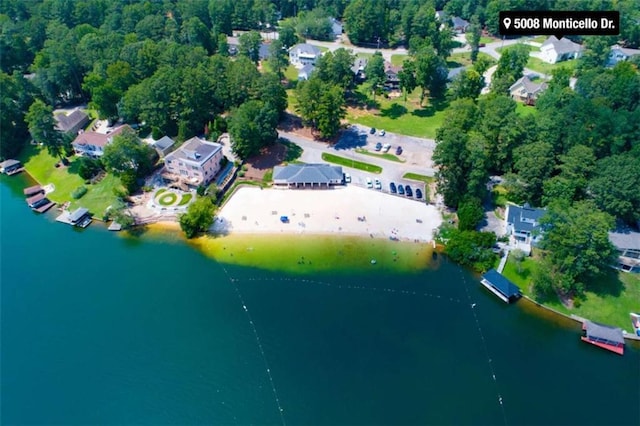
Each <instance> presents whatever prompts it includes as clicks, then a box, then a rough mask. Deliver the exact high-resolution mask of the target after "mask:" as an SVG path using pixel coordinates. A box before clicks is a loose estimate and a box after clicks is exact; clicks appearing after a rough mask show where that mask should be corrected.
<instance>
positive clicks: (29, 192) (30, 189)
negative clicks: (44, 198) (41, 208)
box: [23, 185, 44, 197]
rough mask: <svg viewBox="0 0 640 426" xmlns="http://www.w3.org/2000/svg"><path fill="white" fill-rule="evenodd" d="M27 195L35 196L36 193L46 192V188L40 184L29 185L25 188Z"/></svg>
mask: <svg viewBox="0 0 640 426" xmlns="http://www.w3.org/2000/svg"><path fill="white" fill-rule="evenodd" d="M23 192H24V195H25V197H33V196H34V195H36V194H44V188H43V187H42V186H40V185H34V186H29V187H27V188H25V189H24V191H23Z"/></svg>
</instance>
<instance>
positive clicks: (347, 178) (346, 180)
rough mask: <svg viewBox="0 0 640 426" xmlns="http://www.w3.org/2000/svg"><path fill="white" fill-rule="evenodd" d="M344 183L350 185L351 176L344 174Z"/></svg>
mask: <svg viewBox="0 0 640 426" xmlns="http://www.w3.org/2000/svg"><path fill="white" fill-rule="evenodd" d="M344 181H345V183H351V175H350V174H349V173H345V174H344Z"/></svg>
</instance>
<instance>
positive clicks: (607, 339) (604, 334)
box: [580, 320, 624, 355]
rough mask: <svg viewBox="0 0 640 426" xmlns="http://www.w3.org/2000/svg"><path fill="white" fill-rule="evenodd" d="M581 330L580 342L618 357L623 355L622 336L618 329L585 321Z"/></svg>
mask: <svg viewBox="0 0 640 426" xmlns="http://www.w3.org/2000/svg"><path fill="white" fill-rule="evenodd" d="M582 330H583V336H582V337H581V338H580V339H582V341H584V342H587V343H591V344H592V345H595V346H598V347H601V348H603V349H607V350H609V351H611V352H615V353H617V354H618V355H622V354H624V336H623V335H622V330H621V329H620V328H617V327H611V326H608V325H604V324H598V323H597V322H593V321H589V320H586V321H584V322H583V323H582Z"/></svg>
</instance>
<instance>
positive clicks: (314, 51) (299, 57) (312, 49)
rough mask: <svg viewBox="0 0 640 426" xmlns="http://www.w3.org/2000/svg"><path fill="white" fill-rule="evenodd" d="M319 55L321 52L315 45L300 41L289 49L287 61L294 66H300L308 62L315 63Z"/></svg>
mask: <svg viewBox="0 0 640 426" xmlns="http://www.w3.org/2000/svg"><path fill="white" fill-rule="evenodd" d="M320 55H322V52H321V51H320V49H318V48H317V47H316V46H313V45H311V44H308V43H300V44H296V45H295V46H293V47H291V49H289V62H291V64H292V65H293V66H294V67H296V68H302V67H304V66H305V65H309V64H310V65H315V64H316V59H318V58H319V57H320Z"/></svg>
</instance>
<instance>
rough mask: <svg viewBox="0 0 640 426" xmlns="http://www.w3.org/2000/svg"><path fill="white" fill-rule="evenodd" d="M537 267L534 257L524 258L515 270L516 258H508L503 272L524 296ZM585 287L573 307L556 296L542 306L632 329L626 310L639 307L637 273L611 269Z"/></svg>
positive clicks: (638, 280)
mask: <svg viewBox="0 0 640 426" xmlns="http://www.w3.org/2000/svg"><path fill="white" fill-rule="evenodd" d="M537 267H538V264H537V262H536V260H534V259H532V258H527V259H525V260H524V261H523V262H522V267H521V270H520V272H518V269H517V266H516V263H515V261H513V260H512V259H511V258H509V260H508V261H507V264H506V266H505V268H504V271H503V274H504V276H506V277H507V278H509V279H510V280H511V281H513V282H514V283H515V284H517V285H518V286H519V287H520V289H521V290H522V292H523V293H524V294H525V295H527V296H529V297H532V298H533V294H532V289H533V287H532V277H533V275H534V272H535V270H536V268H537ZM587 288H589V289H591V290H589V291H587V292H586V293H585V299H584V300H583V301H582V302H581V303H580V304H579V306H577V307H574V308H573V309H569V308H567V307H566V306H564V305H563V304H562V303H561V302H560V301H559V300H558V299H557V298H554V299H553V300H549V301H546V302H545V305H546V306H549V307H550V308H553V309H555V310H557V311H559V312H562V313H565V314H567V315H571V314H574V315H578V316H580V317H583V318H588V319H590V320H593V321H597V322H602V323H605V324H610V325H614V326H617V327H621V328H622V329H625V330H627V331H631V324H630V320H629V312H637V311H639V310H640V276H638V275H634V274H628V273H624V272H618V271H615V270H613V269H611V270H609V271H607V272H606V274H605V275H604V276H603V277H600V278H599V279H598V280H596V281H594V282H589V283H587Z"/></svg>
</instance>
